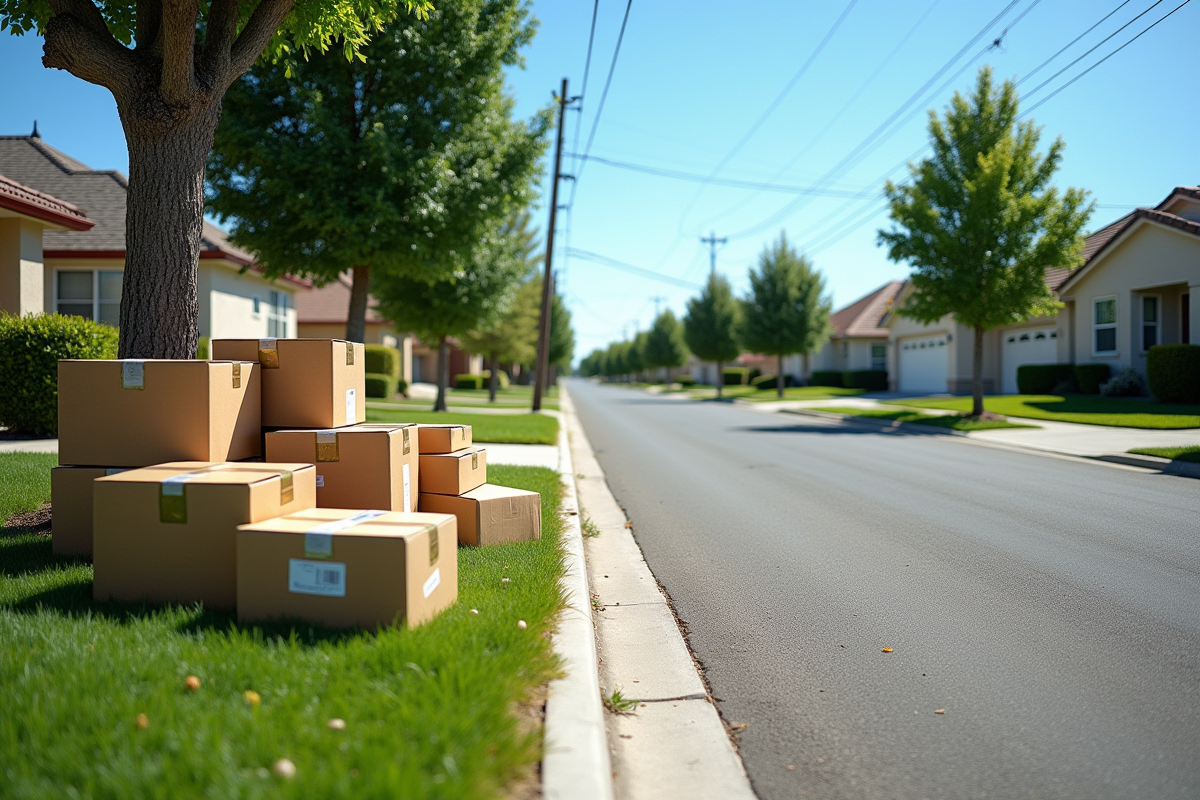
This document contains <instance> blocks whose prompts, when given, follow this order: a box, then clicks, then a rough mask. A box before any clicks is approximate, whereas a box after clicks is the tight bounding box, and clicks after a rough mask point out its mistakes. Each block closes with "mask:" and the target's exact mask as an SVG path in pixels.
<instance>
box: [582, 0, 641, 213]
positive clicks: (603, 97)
mask: <svg viewBox="0 0 1200 800" xmlns="http://www.w3.org/2000/svg"><path fill="white" fill-rule="evenodd" d="M631 8H633V0H629V1H628V2H627V3H626V4H625V16H624V17H622V18H621V32H620V33H618V34H617V44H616V46H615V47H614V48H613V57H612V63H610V64H609V65H608V77H607V78H605V79H604V90H603V91H602V92H600V104H599V105H597V106H596V116H595V118H594V119H593V120H592V129H591V131H589V132H588V139H587V144H586V145H584V147H583V163H581V164H580V165H579V169H578V170H576V171H575V181H576V183H578V182H579V178H580V177H582V175H583V170H584V168H586V167H587V157H588V153H590V152H592V142H594V141H595V140H596V130H597V129H598V128H599V127H600V115H601V114H603V113H604V103H605V101H607V100H608V89H609V87H610V86H612V79H613V73H614V72H616V69H617V57H618V56H620V55H621V43H622V42H624V41H625V27H626V26H627V25H628V24H629V10H630V9H631ZM573 200H574V193H573V192H572V201H573Z"/></svg>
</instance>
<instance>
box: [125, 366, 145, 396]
mask: <svg viewBox="0 0 1200 800" xmlns="http://www.w3.org/2000/svg"><path fill="white" fill-rule="evenodd" d="M121 388H122V389H144V388H146V364H145V362H144V361H132V360H129V359H126V360H125V361H122V362H121Z"/></svg>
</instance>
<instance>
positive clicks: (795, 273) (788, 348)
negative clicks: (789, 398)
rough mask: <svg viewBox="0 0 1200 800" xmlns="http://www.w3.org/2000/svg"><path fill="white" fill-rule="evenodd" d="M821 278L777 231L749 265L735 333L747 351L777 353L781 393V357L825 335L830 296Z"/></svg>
mask: <svg viewBox="0 0 1200 800" xmlns="http://www.w3.org/2000/svg"><path fill="white" fill-rule="evenodd" d="M824 291H825V279H824V278H823V277H822V276H821V273H820V272H818V271H817V270H816V269H814V268H813V266H812V264H811V263H810V262H809V260H808V259H807V258H805V257H803V256H801V255H800V254H799V253H797V252H796V250H795V249H794V248H793V247H792V246H791V245H789V244H788V241H787V235H786V234H784V233H782V232H781V233H780V234H779V238H778V239H776V240H775V242H774V243H772V244H770V245H768V246H767V247H765V248H764V249H763V251H762V253H760V254H759V257H758V269H757V270H753V269H752V270H750V293H749V294H748V295H747V296H746V298H745V299H744V300H742V321H741V330H740V335H739V336H738V338H739V339H740V340H741V342H742V344H743V346H745V347H746V349H748V350H752V351H754V352H756V353H762V354H763V355H770V356H776V357H777V358H778V369H777V370H776V380H775V388H776V390H777V391H778V393H779V398H780V399H782V398H783V388H784V384H785V383H786V381H785V380H784V376H783V358H784V356H787V355H792V354H793V353H799V354H801V355H803V356H805V357H807V356H808V354H809V353H811V352H812V351H814V350H816V349H817V348H818V347H820V346H821V344H822V343H823V342H824V341H825V340H826V339H828V338H829V334H830V331H831V330H832V329H831V328H830V326H829V311H830V302H829V299H828V298H826V297H823V296H822V294H823V293H824Z"/></svg>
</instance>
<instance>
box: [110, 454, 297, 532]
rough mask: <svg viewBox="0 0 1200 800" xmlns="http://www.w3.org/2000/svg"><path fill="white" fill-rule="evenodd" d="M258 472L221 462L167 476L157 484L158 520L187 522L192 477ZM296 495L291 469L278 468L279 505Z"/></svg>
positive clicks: (285, 503) (179, 523)
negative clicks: (188, 494)
mask: <svg viewBox="0 0 1200 800" xmlns="http://www.w3.org/2000/svg"><path fill="white" fill-rule="evenodd" d="M218 470H220V471H222V472H239V471H242V472H259V471H260V470H257V469H242V470H239V469H238V468H237V467H226V466H225V465H223V464H217V465H214V466H211V467H205V468H204V469H198V470H195V471H193V472H185V473H183V474H182V475H175V476H174V477H171V478H167V479H166V480H164V481H162V482H161V483H159V484H158V519H159V521H160V522H168V523H173V524H177V525H185V524H187V482H188V481H189V480H191V479H192V478H194V477H196V476H199V475H203V474H205V473H208V472H216V471H218ZM116 472H125V470H116ZM295 497H296V489H295V482H294V479H293V476H292V471H291V470H280V472H279V505H280V506H285V505H287V504H288V503H290V502H292V500H294V499H295Z"/></svg>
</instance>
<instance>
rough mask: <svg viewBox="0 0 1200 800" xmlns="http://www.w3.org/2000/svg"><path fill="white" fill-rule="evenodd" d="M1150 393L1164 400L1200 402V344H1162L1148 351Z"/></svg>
mask: <svg viewBox="0 0 1200 800" xmlns="http://www.w3.org/2000/svg"><path fill="white" fill-rule="evenodd" d="M1146 382H1147V383H1148V384H1150V393H1151V394H1153V395H1154V396H1155V397H1157V398H1158V399H1159V400H1160V401H1162V402H1164V403H1200V345H1196V344H1160V345H1156V346H1155V347H1151V348H1150V352H1148V353H1147V354H1146Z"/></svg>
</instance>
